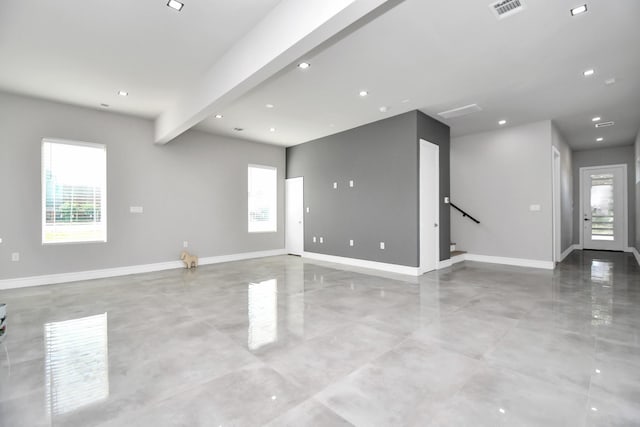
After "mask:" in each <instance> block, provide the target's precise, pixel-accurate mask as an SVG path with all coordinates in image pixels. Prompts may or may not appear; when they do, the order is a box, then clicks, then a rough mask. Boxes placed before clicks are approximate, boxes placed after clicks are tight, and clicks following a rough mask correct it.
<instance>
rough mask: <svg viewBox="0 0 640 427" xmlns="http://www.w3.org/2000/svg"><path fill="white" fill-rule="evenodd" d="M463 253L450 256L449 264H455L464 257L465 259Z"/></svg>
mask: <svg viewBox="0 0 640 427" xmlns="http://www.w3.org/2000/svg"><path fill="white" fill-rule="evenodd" d="M465 255H466V254H460V255H456V256H452V257H451V265H453V264H457V263H459V262H462V261H464V260H465V259H467V257H466V256H465Z"/></svg>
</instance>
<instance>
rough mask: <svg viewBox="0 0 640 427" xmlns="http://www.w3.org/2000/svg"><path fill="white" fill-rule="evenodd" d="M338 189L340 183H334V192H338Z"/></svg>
mask: <svg viewBox="0 0 640 427" xmlns="http://www.w3.org/2000/svg"><path fill="white" fill-rule="evenodd" d="M337 188H338V183H337V182H334V183H333V189H334V190H336V189H337Z"/></svg>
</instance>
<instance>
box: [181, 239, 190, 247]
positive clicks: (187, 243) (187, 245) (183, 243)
mask: <svg viewBox="0 0 640 427" xmlns="http://www.w3.org/2000/svg"><path fill="white" fill-rule="evenodd" d="M182 247H183V248H188V247H189V242H187V241H186V240H185V241H184V242H182Z"/></svg>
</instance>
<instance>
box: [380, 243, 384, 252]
mask: <svg viewBox="0 0 640 427" xmlns="http://www.w3.org/2000/svg"><path fill="white" fill-rule="evenodd" d="M380 249H382V250H384V242H380Z"/></svg>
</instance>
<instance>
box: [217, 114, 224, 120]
mask: <svg viewBox="0 0 640 427" xmlns="http://www.w3.org/2000/svg"><path fill="white" fill-rule="evenodd" d="M223 117H224V116H223V115H222V114H216V119H221V118H223Z"/></svg>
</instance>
